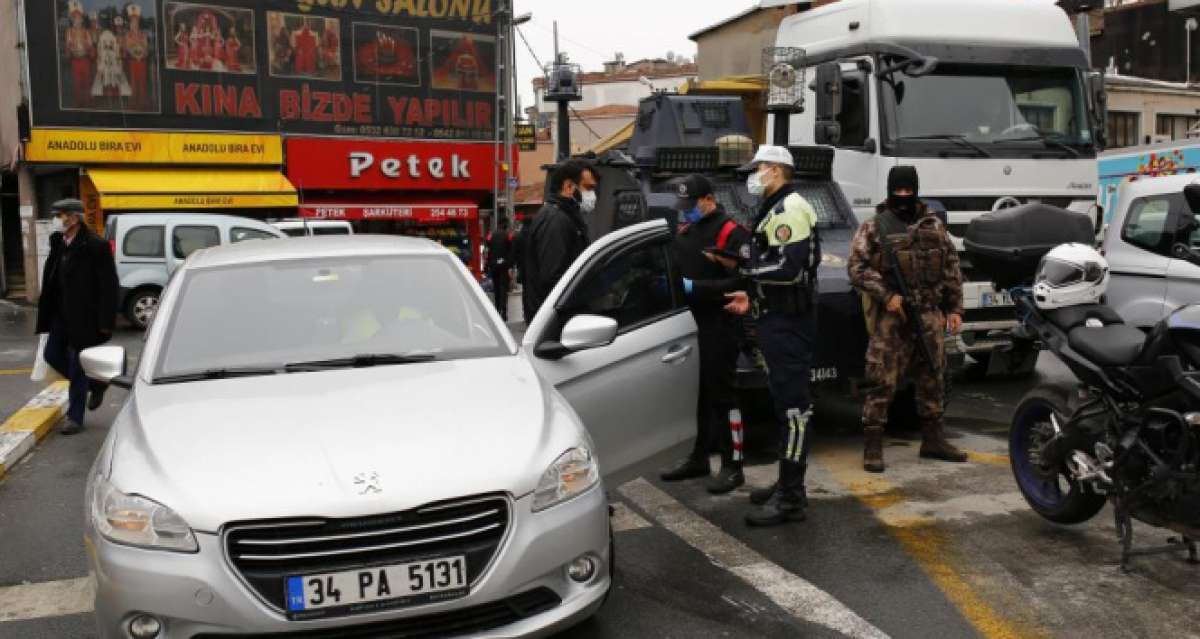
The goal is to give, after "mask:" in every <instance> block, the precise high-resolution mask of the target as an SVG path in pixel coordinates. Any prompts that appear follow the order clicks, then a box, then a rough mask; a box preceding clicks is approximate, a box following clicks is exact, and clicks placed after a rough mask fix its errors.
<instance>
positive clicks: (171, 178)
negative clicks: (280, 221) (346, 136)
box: [88, 168, 299, 211]
mask: <svg viewBox="0 0 1200 639" xmlns="http://www.w3.org/2000/svg"><path fill="white" fill-rule="evenodd" d="M88 177H90V178H91V180H92V183H93V184H95V185H96V190H97V191H98V192H99V193H100V207H101V208H102V209H104V210H106V211H111V210H132V209H137V210H146V209H159V210H171V209H226V208H233V209H237V208H278V207H283V208H286V207H293V206H297V205H298V204H299V200H298V198H297V196H296V187H294V186H292V183H291V182H288V179H287V178H286V177H284V176H283V174H282V173H280V172H279V171H278V170H272V169H211V168H192V169H178V168H172V169H152V168H146V169H133V168H122V169H89V170H88Z"/></svg>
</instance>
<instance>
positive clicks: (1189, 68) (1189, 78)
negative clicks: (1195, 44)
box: [1183, 18, 1200, 84]
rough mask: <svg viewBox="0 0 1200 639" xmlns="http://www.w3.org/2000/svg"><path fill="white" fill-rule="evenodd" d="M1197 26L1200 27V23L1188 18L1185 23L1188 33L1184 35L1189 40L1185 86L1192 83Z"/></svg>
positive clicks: (1184, 26)
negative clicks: (1193, 41)
mask: <svg viewBox="0 0 1200 639" xmlns="http://www.w3.org/2000/svg"><path fill="white" fill-rule="evenodd" d="M1197 26H1200V23H1197V22H1196V19H1195V18H1188V19H1187V22H1185V23H1183V28H1184V29H1186V30H1187V33H1185V34H1184V37H1186V38H1187V65H1186V67H1185V68H1186V69H1187V77H1185V78H1184V79H1183V83H1184V84H1191V83H1192V32H1193V31H1195V30H1196V27H1197Z"/></svg>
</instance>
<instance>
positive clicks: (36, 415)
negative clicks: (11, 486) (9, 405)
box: [0, 381, 68, 477]
mask: <svg viewBox="0 0 1200 639" xmlns="http://www.w3.org/2000/svg"><path fill="white" fill-rule="evenodd" d="M67 386H68V383H67V382H66V381H58V382H54V383H53V384H51V385H49V386H47V387H46V388H45V389H44V390H42V392H40V393H38V394H37V395H34V396H33V399H30V400H29V401H28V402H27V403H26V404H25V406H23V407H22V408H21V409H20V410H18V411H17V412H16V413H13V416H12V417H9V418H8V421H6V422H4V424H3V425H0V477H3V476H4V473H5V471H6V470H8V469H9V468H12V467H13V466H16V465H17V462H19V461H21V460H22V459H24V458H25V456H26V455H28V454H29V453H30V452H32V451H33V447H34V446H36V445H37V443H38V442H39V441H41V439H42V438H44V437H45V436H46V434H47V433H49V432H50V428H51V427H53V426H54V424H56V423H58V420H60V419H62V416H63V412H64V410H63V409H64V408H65V407H66V405H67Z"/></svg>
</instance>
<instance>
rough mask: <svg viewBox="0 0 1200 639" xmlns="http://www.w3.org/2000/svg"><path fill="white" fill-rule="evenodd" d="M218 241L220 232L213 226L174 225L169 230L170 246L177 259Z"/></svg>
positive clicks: (218, 242)
mask: <svg viewBox="0 0 1200 639" xmlns="http://www.w3.org/2000/svg"><path fill="white" fill-rule="evenodd" d="M220 243H221V234H220V232H219V231H217V227H215V226H176V227H175V229H174V230H172V231H171V247H172V250H173V251H174V253H175V257H177V258H179V259H183V258H185V257H187V256H189V255H191V254H192V253H194V252H196V251H199V250H200V249H203V248H208V247H210V246H216V245H218V244H220Z"/></svg>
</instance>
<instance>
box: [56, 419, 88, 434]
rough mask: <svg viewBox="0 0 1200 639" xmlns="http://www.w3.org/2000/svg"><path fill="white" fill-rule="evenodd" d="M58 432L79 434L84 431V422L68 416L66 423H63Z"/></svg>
mask: <svg viewBox="0 0 1200 639" xmlns="http://www.w3.org/2000/svg"><path fill="white" fill-rule="evenodd" d="M58 432H59V433H61V434H63V435H78V434H79V433H82V432H83V424H80V423H79V422H77V421H75V420H73V419H71V418H70V417H68V418H67V419H66V423H65V424H63V426H62V428H59V429H58Z"/></svg>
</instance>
